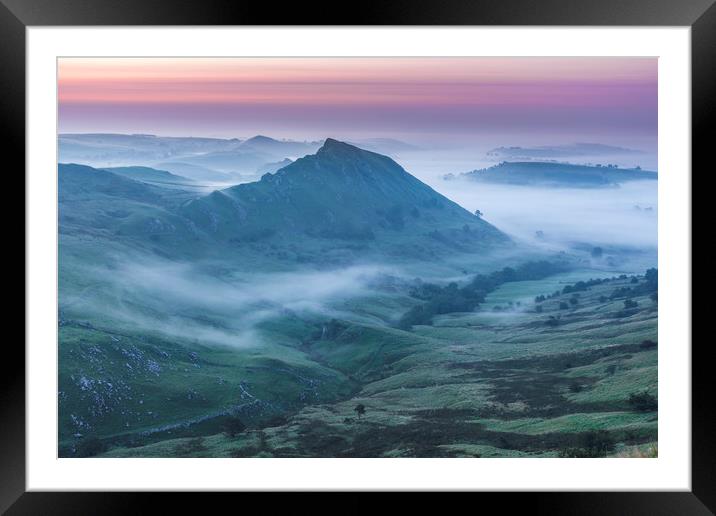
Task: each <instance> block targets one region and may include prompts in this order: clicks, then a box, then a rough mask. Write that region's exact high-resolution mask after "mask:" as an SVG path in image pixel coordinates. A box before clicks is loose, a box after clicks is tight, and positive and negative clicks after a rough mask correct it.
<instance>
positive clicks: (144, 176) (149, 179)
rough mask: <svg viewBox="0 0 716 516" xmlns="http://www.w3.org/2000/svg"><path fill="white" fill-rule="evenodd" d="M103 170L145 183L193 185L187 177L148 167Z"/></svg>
mask: <svg viewBox="0 0 716 516" xmlns="http://www.w3.org/2000/svg"><path fill="white" fill-rule="evenodd" d="M104 170H106V171H108V172H112V173H113V174H118V175H120V176H124V177H128V178H129V179H134V180H135V181H142V182H145V183H156V184H159V185H167V186H169V185H172V186H182V185H185V186H192V184H193V183H194V181H193V180H191V179H189V178H188V177H183V176H178V175H175V174H172V173H171V172H167V171H166V170H158V169H156V168H150V167H112V168H105V169H104Z"/></svg>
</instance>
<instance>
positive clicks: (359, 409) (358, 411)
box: [353, 403, 365, 419]
mask: <svg viewBox="0 0 716 516" xmlns="http://www.w3.org/2000/svg"><path fill="white" fill-rule="evenodd" d="M353 410H355V412H356V414H358V419H360V417H361V416H362V415H363V414H365V405H363V404H362V403H359V404H358V405H356V407H355V408H354V409H353Z"/></svg>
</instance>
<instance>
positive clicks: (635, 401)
mask: <svg viewBox="0 0 716 516" xmlns="http://www.w3.org/2000/svg"><path fill="white" fill-rule="evenodd" d="M629 405H631V407H632V409H633V410H635V411H636V412H652V411H654V410H656V409H657V408H658V406H659V405H658V402H657V401H656V398H655V397H654V396H652V395H651V394H649V393H648V392H646V391H644V392H641V393H638V394H630V395H629Z"/></svg>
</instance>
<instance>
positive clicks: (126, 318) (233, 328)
mask: <svg viewBox="0 0 716 516" xmlns="http://www.w3.org/2000/svg"><path fill="white" fill-rule="evenodd" d="M112 262H113V263H112V265H111V266H110V267H108V268H96V269H94V270H91V271H88V274H89V275H91V277H92V278H93V279H96V281H97V282H98V283H99V284H100V285H101V287H100V288H95V289H93V291H92V292H94V293H92V292H89V293H88V289H84V291H81V292H80V293H77V294H73V293H67V292H64V293H63V296H62V299H61V304H60V309H61V310H63V309H64V310H66V309H69V310H71V312H73V313H74V312H77V313H81V314H89V315H92V316H93V317H100V318H110V319H113V320H115V321H118V322H121V323H124V324H125V325H128V326H129V327H130V328H132V329H133V330H134V331H141V332H157V333H160V334H162V335H164V336H168V337H173V338H181V339H188V340H194V339H196V340H199V341H201V342H205V343H212V344H219V345H226V346H231V347H246V346H251V345H257V344H260V343H261V336H260V334H259V332H257V331H256V326H257V325H258V324H259V323H261V322H264V321H267V320H270V319H272V318H274V317H277V316H279V315H285V314H286V313H287V312H288V311H290V312H291V313H295V314H297V315H301V316H323V317H336V316H340V315H345V314H340V312H339V311H337V310H335V309H334V308H332V305H333V304H336V303H337V302H339V301H342V300H345V299H347V298H350V297H354V296H359V295H362V294H365V293H366V292H368V290H369V284H370V283H371V281H372V280H373V279H375V278H376V277H377V276H379V275H382V274H384V273H386V272H387V271H388V269H386V268H384V267H378V266H360V267H348V268H343V269H336V270H331V271H303V272H291V273H271V274H255V273H254V274H251V275H250V276H247V277H246V278H243V277H240V276H239V277H235V276H228V277H218V276H216V275H214V274H212V273H211V272H210V270H209V268H208V267H201V266H199V265H191V264H186V263H176V262H170V261H165V260H157V259H154V258H146V257H136V256H135V257H131V258H130V257H116V256H115V257H114V259H113V260H112ZM215 266H216V264H212V268H215Z"/></svg>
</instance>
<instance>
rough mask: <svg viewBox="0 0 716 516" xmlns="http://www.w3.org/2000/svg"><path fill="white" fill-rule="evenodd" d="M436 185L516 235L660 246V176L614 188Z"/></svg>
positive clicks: (458, 182)
mask: <svg viewBox="0 0 716 516" xmlns="http://www.w3.org/2000/svg"><path fill="white" fill-rule="evenodd" d="M436 186H437V188H436V189H437V190H438V191H439V192H440V193H442V194H443V195H445V196H447V197H449V198H450V199H452V200H453V201H455V202H457V203H458V204H460V205H461V206H463V207H464V208H466V209H468V210H470V211H473V212H474V211H475V210H476V209H479V210H481V211H482V213H483V217H484V219H485V220H487V221H488V222H490V223H492V224H494V225H495V226H497V227H498V228H499V229H501V230H502V231H504V232H506V233H508V234H510V235H511V236H513V237H515V238H517V239H521V240H526V241H533V242H535V243H537V242H546V243H553V244H562V245H568V244H572V243H577V242H583V243H590V244H594V245H613V246H622V247H627V248H639V249H644V248H649V249H651V248H653V249H654V250H655V249H656V247H657V219H658V217H657V213H658V210H657V202H658V198H657V191H658V188H657V181H632V182H627V183H624V184H622V185H619V186H618V187H613V188H538V187H532V186H511V185H495V184H486V183H478V182H471V181H469V180H453V181H442V183H441V184H439V185H436ZM538 231H541V232H542V235H543V237H542V238H540V237H538V234H537V232H538Z"/></svg>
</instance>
